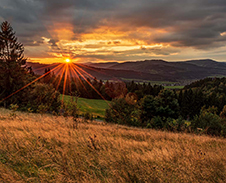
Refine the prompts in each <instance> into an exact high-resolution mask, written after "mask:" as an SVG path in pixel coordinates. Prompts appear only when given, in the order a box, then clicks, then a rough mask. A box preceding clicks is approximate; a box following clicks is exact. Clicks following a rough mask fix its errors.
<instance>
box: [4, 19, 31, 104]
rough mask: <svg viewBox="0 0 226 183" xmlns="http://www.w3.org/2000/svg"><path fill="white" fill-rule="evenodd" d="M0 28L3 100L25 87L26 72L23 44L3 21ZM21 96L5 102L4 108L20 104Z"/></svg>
mask: <svg viewBox="0 0 226 183" xmlns="http://www.w3.org/2000/svg"><path fill="white" fill-rule="evenodd" d="M0 28H1V30H0V99H4V98H5V97H7V96H8V95H10V94H11V93H13V92H15V91H17V90H18V89H20V88H21V87H23V86H24V85H25V83H26V80H27V76H28V71H27V69H26V66H25V64H26V59H25V58H24V47H23V44H21V43H20V42H18V41H17V37H16V36H15V32H14V31H13V29H12V27H11V25H10V24H9V23H8V22H7V21H4V22H3V23H2V24H1V27H0ZM21 95H23V93H21V92H20V93H18V94H17V95H16V96H13V97H10V98H9V99H7V100H5V101H4V106H5V107H7V106H8V105H9V104H11V103H19V102H21V100H22V99H23V97H22V96H21Z"/></svg>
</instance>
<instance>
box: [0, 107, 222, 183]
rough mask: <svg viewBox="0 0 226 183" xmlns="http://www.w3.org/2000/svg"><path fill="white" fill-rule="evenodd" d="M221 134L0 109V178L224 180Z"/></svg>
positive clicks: (39, 179) (127, 180)
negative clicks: (130, 125) (140, 126)
mask: <svg viewBox="0 0 226 183" xmlns="http://www.w3.org/2000/svg"><path fill="white" fill-rule="evenodd" d="M225 180H226V139H221V138H215V137H209V136H197V135H193V134H183V133H169V132H162V131H155V130H149V129H139V128H131V127H126V126H120V125H116V124H106V123H104V122H92V123H91V122H86V123H85V122H83V121H82V120H80V121H78V122H77V124H74V122H73V120H72V119H71V118H64V117H61V116H52V115H47V114H33V113H21V112H12V111H10V110H6V109H2V108H0V182H222V183H223V182H225Z"/></svg>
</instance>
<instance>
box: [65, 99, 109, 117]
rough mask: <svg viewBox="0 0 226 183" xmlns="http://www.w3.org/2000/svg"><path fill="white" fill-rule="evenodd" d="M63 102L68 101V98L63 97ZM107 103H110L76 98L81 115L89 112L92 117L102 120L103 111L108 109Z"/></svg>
mask: <svg viewBox="0 0 226 183" xmlns="http://www.w3.org/2000/svg"><path fill="white" fill-rule="evenodd" d="M61 97H62V96H61ZM64 100H66V101H68V100H70V96H68V95H65V96H64ZM108 103H110V102H109V101H105V100H101V99H86V98H78V107H79V111H80V112H81V113H86V112H89V113H91V114H93V116H94V117H97V116H99V117H101V118H104V116H105V110H106V109H107V108H108V107H109V106H108Z"/></svg>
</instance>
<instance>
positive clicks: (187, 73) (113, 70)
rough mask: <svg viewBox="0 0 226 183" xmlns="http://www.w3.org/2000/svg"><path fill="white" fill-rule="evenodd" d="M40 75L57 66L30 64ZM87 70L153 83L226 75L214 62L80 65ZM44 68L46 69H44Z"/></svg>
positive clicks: (109, 77)
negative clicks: (45, 70) (47, 68)
mask: <svg viewBox="0 0 226 183" xmlns="http://www.w3.org/2000/svg"><path fill="white" fill-rule="evenodd" d="M27 65H28V66H32V68H33V70H34V72H35V73H36V74H39V75H41V74H43V73H44V68H46V67H49V68H50V69H52V68H54V67H56V66H57V65H56V64H55V65H54V64H50V65H48V64H39V63H32V62H28V63H27ZM77 65H78V66H79V67H80V68H82V69H83V70H84V71H86V72H88V73H89V74H91V75H92V76H94V77H96V78H97V79H102V80H112V79H120V80H132V79H133V80H135V81H136V80H137V81H141V80H150V81H174V82H176V81H184V80H196V79H202V78H205V77H210V76H212V77H214V76H226V63H225V62H217V61H214V60H210V59H205V60H189V61H180V62H167V61H164V60H145V61H136V62H123V63H118V62H106V63H85V64H77ZM42 68H43V69H42Z"/></svg>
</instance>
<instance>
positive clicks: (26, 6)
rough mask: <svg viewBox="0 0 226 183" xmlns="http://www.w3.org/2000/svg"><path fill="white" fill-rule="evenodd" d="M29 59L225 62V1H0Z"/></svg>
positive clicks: (3, 15) (0, 17)
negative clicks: (212, 60)
mask: <svg viewBox="0 0 226 183" xmlns="http://www.w3.org/2000/svg"><path fill="white" fill-rule="evenodd" d="M0 2H1V3H0V22H3V21H4V20H7V21H9V22H10V23H11V26H12V27H13V29H14V30H15V31H16V35H17V37H18V38H19V41H20V42H22V43H23V44H24V47H25V55H26V57H28V58H29V59H30V61H36V62H42V63H53V62H62V61H64V60H65V59H66V58H70V59H71V60H73V61H74V62H76V61H78V62H90V61H93V62H104V61H137V60H145V59H146V60H147V59H148V60H150V59H164V60H167V61H183V60H189V59H204V58H210V59H214V60H217V61H226V1H225V0H139V1H138V0H0Z"/></svg>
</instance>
